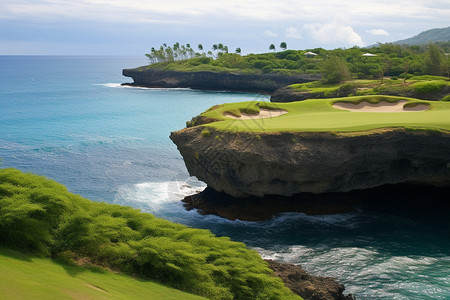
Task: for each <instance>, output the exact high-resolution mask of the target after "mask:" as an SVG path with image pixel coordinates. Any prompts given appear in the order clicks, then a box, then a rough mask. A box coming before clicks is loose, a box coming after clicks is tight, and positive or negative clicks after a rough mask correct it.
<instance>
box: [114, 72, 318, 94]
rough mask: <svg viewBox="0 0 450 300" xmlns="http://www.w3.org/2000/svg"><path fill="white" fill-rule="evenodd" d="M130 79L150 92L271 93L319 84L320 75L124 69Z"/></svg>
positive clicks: (134, 84)
mask: <svg viewBox="0 0 450 300" xmlns="http://www.w3.org/2000/svg"><path fill="white" fill-rule="evenodd" d="M122 74H123V75H124V76H127V77H131V78H133V81H134V82H133V83H127V85H132V86H144V87H153V88H193V89H205V90H227V91H246V92H263V93H271V92H273V91H275V90H277V89H279V88H281V87H284V86H287V85H289V84H293V83H303V82H310V81H315V80H319V79H320V78H321V76H320V75H308V74H303V75H277V74H234V73H216V72H178V71H163V70H158V69H145V68H136V69H124V70H123V72H122Z"/></svg>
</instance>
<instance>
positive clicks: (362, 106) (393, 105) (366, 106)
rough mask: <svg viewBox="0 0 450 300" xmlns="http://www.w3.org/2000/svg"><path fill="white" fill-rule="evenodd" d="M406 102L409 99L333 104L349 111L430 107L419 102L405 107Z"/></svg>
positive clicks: (409, 109) (398, 110)
mask: <svg viewBox="0 0 450 300" xmlns="http://www.w3.org/2000/svg"><path fill="white" fill-rule="evenodd" d="M405 103H408V101H406V100H401V101H398V102H386V101H381V102H379V103H370V102H367V101H362V102H360V103H358V104H355V103H347V102H336V103H334V104H333V107H334V108H337V109H341V110H349V111H359V112H383V113H389V112H392V113H397V112H414V111H424V110H427V109H429V108H430V107H429V105H428V104H417V105H415V106H410V107H404V105H405Z"/></svg>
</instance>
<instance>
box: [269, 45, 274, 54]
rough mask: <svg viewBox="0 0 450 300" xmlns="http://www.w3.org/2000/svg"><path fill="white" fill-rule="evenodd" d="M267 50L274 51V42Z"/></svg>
mask: <svg viewBox="0 0 450 300" xmlns="http://www.w3.org/2000/svg"><path fill="white" fill-rule="evenodd" d="M269 50H273V51H274V52H275V45H274V44H270V46H269Z"/></svg>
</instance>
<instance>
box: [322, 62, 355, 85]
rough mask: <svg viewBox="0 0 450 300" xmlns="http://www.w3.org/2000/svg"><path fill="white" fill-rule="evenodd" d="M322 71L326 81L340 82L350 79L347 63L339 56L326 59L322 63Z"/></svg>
mask: <svg viewBox="0 0 450 300" xmlns="http://www.w3.org/2000/svg"><path fill="white" fill-rule="evenodd" d="M321 72H322V76H323V80H324V82H326V83H339V82H343V81H345V80H348V79H350V71H349V69H348V67H347V63H346V62H345V60H343V59H342V58H340V57H337V56H331V57H329V58H328V59H326V60H325V61H324V62H323V63H322V65H321Z"/></svg>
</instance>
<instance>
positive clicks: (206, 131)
mask: <svg viewBox="0 0 450 300" xmlns="http://www.w3.org/2000/svg"><path fill="white" fill-rule="evenodd" d="M202 137H205V138H208V137H211V132H209V130H208V129H204V130H203V131H202Z"/></svg>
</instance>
